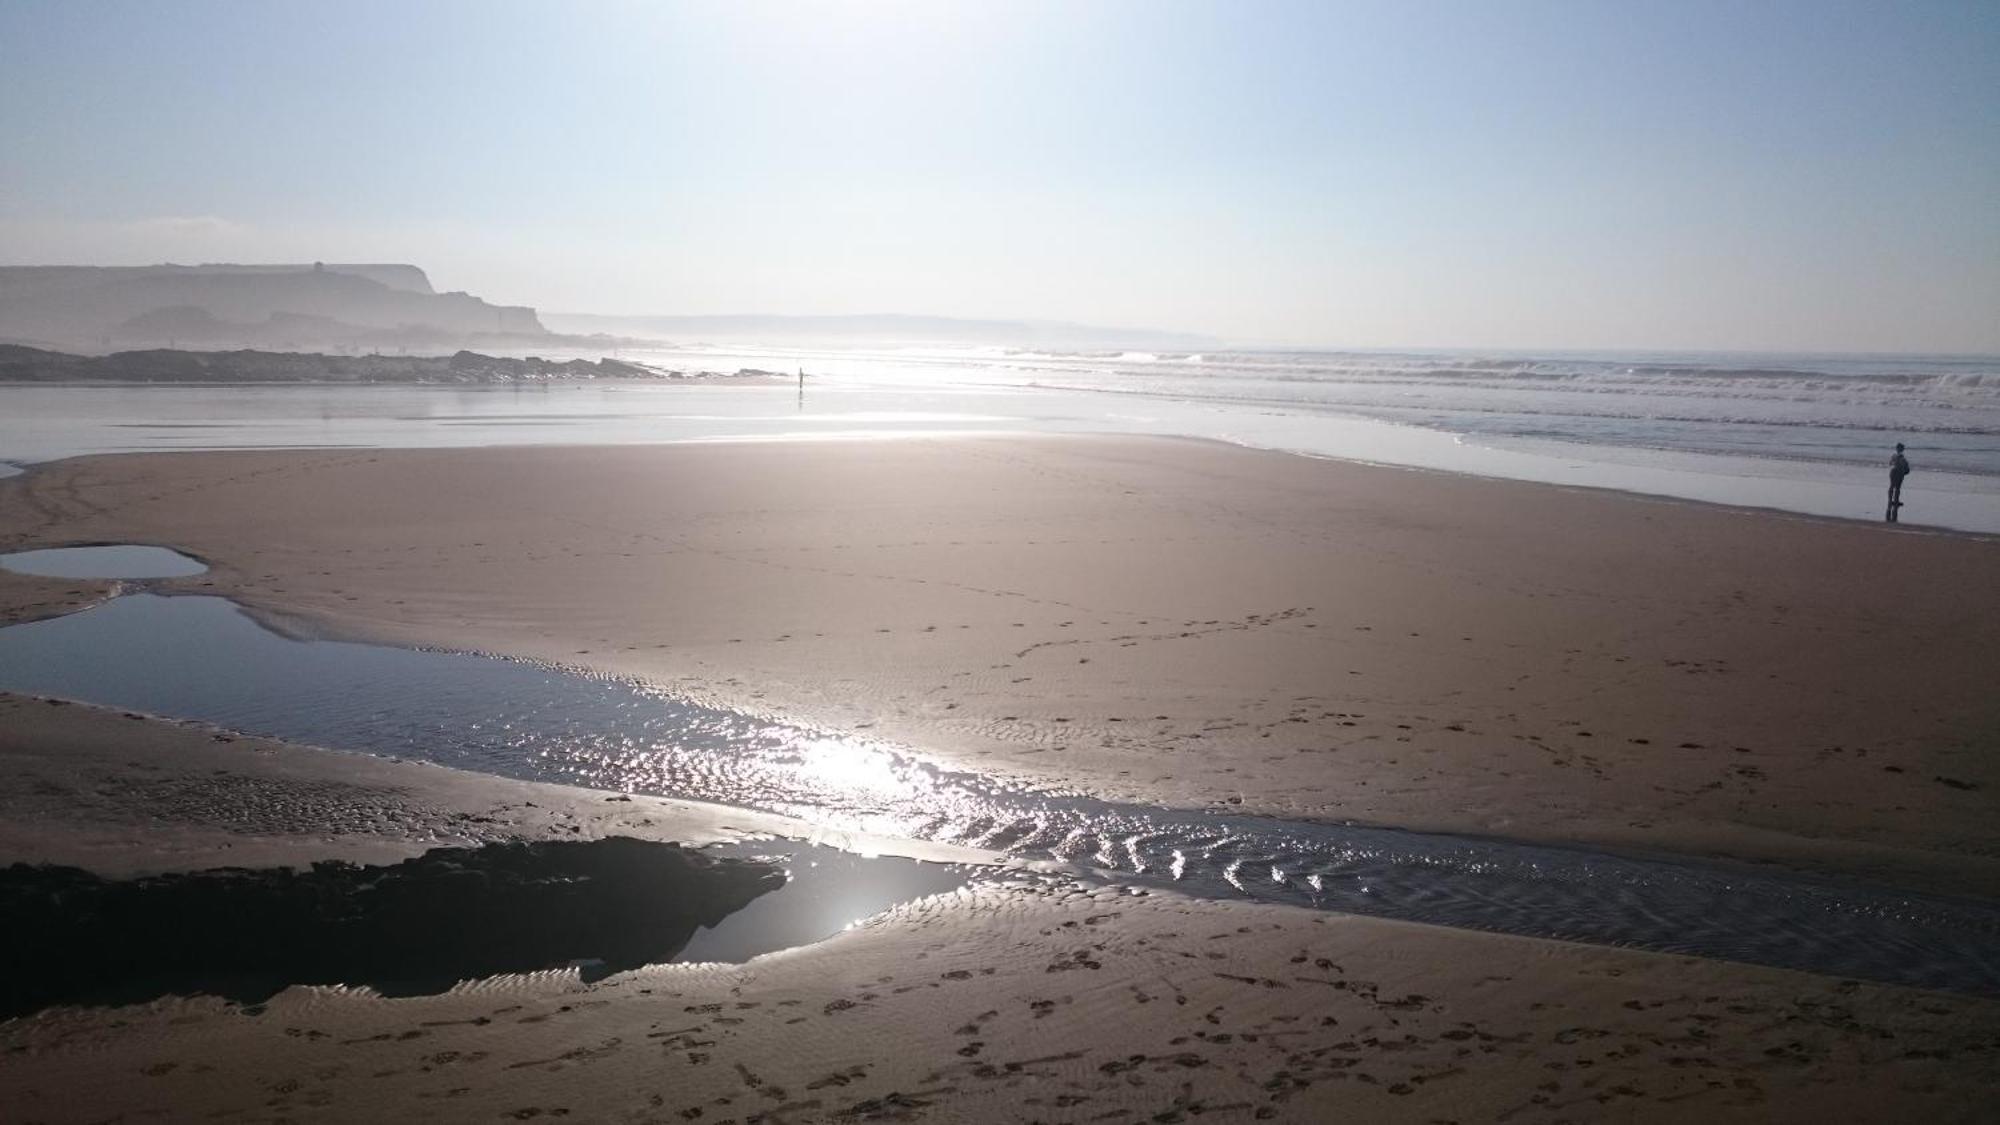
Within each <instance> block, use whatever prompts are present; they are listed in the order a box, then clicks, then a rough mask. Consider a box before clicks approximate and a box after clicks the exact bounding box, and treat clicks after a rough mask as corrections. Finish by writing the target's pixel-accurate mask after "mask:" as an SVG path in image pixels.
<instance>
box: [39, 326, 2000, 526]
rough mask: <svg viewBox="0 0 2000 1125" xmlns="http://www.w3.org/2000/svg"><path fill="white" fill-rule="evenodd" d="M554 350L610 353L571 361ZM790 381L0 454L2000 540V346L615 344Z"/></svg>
mask: <svg viewBox="0 0 2000 1125" xmlns="http://www.w3.org/2000/svg"><path fill="white" fill-rule="evenodd" d="M552 354H553V355H555V356H557V357H566V356H571V355H586V356H593V357H594V356H595V355H597V354H602V353H599V352H591V351H577V350H574V349H570V350H562V351H554V350H552ZM614 354H617V355H619V356H620V357H621V358H624V359H628V360H632V361H635V362H640V363H645V364H648V365H653V366H658V367H661V368H665V369H671V370H680V371H716V372H733V371H737V370H740V369H746V368H748V369H759V370H767V371H779V372H785V373H788V374H789V373H792V372H795V371H797V370H799V369H804V370H805V371H806V373H807V380H806V392H805V394H804V395H803V397H802V398H801V396H799V395H798V394H797V391H796V389H795V388H794V387H791V386H772V385H768V384H765V385H756V386H750V385H744V386H729V385H714V384H709V385H694V386H690V385H681V386H675V385H661V386H654V385H649V384H633V383H621V384H612V383H599V384H580V385H576V384H571V385H525V386H523V385H508V386H500V387H490V386H488V387H468V386H455V385H454V386H418V387H407V386H396V387H390V386H268V387H228V388H214V387H210V388H200V387H173V388H167V387H27V386H8V387H0V461H8V462H12V463H15V464H25V463H30V462H34V461H39V460H47V459H50V458H52V457H59V456H68V455H72V454H77V453H88V452H110V451H121V450H151V449H189V448H226V447H242V446H313V445H319V446H355V445H359V446H411V445H418V446H427V445H441V446H452V445H491V444H514V443H544V442H566V443H574V442H620V443H623V442H658V441H725V440H802V439H814V438H818V439H828V438H845V439H852V440H865V439H873V438H887V437H897V436H922V435H931V434H948V433H968V432H973V433H980V432H1068V433H1075V432H1111V433H1157V434H1172V435H1180V436H1188V437H1198V438H1208V439H1215V440H1222V441H1231V442H1237V443H1240V444H1245V445H1251V446H1257V447H1262V448H1272V449H1280V450H1288V451H1292V452H1297V453H1302V454H1308V455H1314V456H1330V457H1343V458H1350V459H1355V460H1362V461H1370V462H1375V463H1384V464H1396V465H1407V466H1411V467H1416V468H1429V469H1443V470H1448V471H1457V472H1469V473H1475V474H1479V475H1487V476H1499V477H1509V478H1515V479H1525V480H1539V481H1547V482H1551V483H1559V484H1565V485H1575V486H1585V487H1607V488H1616V489H1622V490H1625V491H1631V492H1639V493H1646V494H1651V495H1659V496H1670V497H1679V498H1684V499H1695V500H1703V501H1710V502H1716V503H1726V504H1736V505H1742V506H1748V507H1762V508H1773V509H1779V510H1784V511H1792V512H1800V513H1807V514H1814V515H1833V516H1844V517H1850V518H1858V519H1879V518H1880V517H1881V511H1880V509H1881V507H1882V500H1883V493H1884V490H1885V489H1886V486H1887V462H1888V458H1889V456H1890V453H1891V451H1892V450H1893V448H1894V446H1895V444H1896V443H1897V442H1899V441H1900V442H1903V443H1905V444H1906V445H1907V446H1908V447H1909V458H1910V460H1911V462H1912V463H1913V465H1914V466H1915V468H1916V472H1915V474H1914V475H1913V476H1912V477H1911V479H1910V483H1909V485H1908V487H1907V489H1906V496H1905V499H1906V501H1908V505H1909V506H1908V508H1907V509H1906V512H1905V517H1904V518H1905V520H1906V524H1905V526H1906V527H1908V528H1912V529H1914V528H1915V527H1917V526H1924V525H1928V526H1932V527H1940V528H1953V529H1959V530H1970V531H1983V532H2000V357H1992V356H1888V355H1879V356H1877V355H1871V356H1828V355H1805V354H1799V355H1774V354H1756V355H1747V354H1712V353H1585V352H1551V353H1543V354H1525V353H1473V352H1447V351H1339V352H1334V351H1216V352H1204V353H1198V354H1197V353H1154V352H1079V351H1033V350H1021V349H1007V348H981V347H932V346H912V347H891V346H882V347H868V348H855V347H848V348H827V347H793V346H784V347H779V346H757V347H743V346H732V345H689V346H680V347H661V348H645V349H634V348H623V349H619V350H618V351H617V352H615V353H614Z"/></svg>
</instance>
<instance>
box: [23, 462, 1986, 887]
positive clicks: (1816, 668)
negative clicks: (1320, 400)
mask: <svg viewBox="0 0 2000 1125" xmlns="http://www.w3.org/2000/svg"><path fill="white" fill-rule="evenodd" d="M92 540H110V541H130V542H148V543H159V544H163V545H168V546H173V547H177V548H180V549H183V550H187V551H190V552H192V553H194V554H196V555H199V556H201V557H203V558H204V559H207V560H209V561H210V562H211V563H212V564H213V566H214V569H213V571H212V572H211V573H210V574H208V575H204V576H201V577H198V578H194V579H186V580H178V581H173V582H168V583H164V584H163V588H165V589H182V590H202V591H205V592H216V593H223V594H227V595H229V596H231V597H234V598H237V599H238V600H240V601H243V602H245V603H246V604H248V605H250V606H252V607H254V608H256V609H257V610H259V611H260V612H261V613H263V614H264V615H266V616H267V617H268V618H269V619H272V620H274V621H280V622H282V623H284V624H285V625H286V627H288V628H298V629H306V630H310V631H314V632H317V633H322V634H332V635H341V636H351V637H357V638H363V639H377V640H387V641H393V642H400V643H406V644H431V645H448V646H457V647H465V648H473V649H479V650H485V651H494V652H502V653H508V654H514V655H521V656H529V657H538V658H543V659H548V660H554V661H560V662H565V663H572V664H581V665H586V666H589V667H592V668H596V669H601V670H604V671H608V672H615V673H621V674H632V675H638V676H642V677H645V678H647V679H649V680H653V681H656V682H660V683H663V684H666V685H669V686H671V687H673V688H675V689H677V690H680V691H682V692H685V693H687V694H689V695H691V696H694V697H696V698H698V699H701V700H704V701H709V702H716V703H721V704H724V705H727V706H731V707H737V708H742V709H748V710H752V711H766V712H770V713H774V714H779V715H783V716H786V717H790V718H793V719H797V720H802V721H805V722H809V723H817V724H821V725H825V726H827V727H831V728H835V729H842V730H866V731H868V732H870V733H871V734H873V735H875V736H878V737H882V738H886V739H888V740H891V741H894V742H899V743H903V744H906V745H909V746H912V747H915V748H918V749H920V750H922V751H924V752H928V753H935V754H938V755H940V756H943V757H946V758H950V759H953V760H955V761H957V762H959V763H962V764H965V765H968V766H971V767H973V768H976V769H980V770H985V771H990V772H995V773H1002V774H1009V775H1014V776H1018V777H1022V778H1026V779H1029V780H1032V781H1035V782H1038V783H1042V784H1053V785H1065V786H1076V787H1079V788H1083V789H1086V790H1089V791H1092V792H1096V793H1099V794H1102V795H1106V796H1113V797H1121V798H1130V799H1136V800H1141V801H1150V802H1163V803H1170V804H1179V805H1190V806H1201V805H1205V804H1211V803H1222V804H1227V805H1228V806H1230V807H1232V808H1240V809H1242V810H1243V811H1260V812H1269V813H1273V814H1277V815H1283V816H1308V817H1323V818H1339V819H1351V820H1356V821H1361V822H1368V823H1380V824H1391V825H1402V826H1408V827H1412V828H1424V829H1437V830H1447V831H1460V832H1470V833H1479V834H1492V835H1501V836H1512V837H1521V838H1528V839H1537V840H1555V841H1568V842H1577V843H1584V844H1589V845H1594V846H1610V847H1618V848H1633V849H1646V850H1660V851H1680V852H1696V853H1701V854H1706V855H1722V856H1733V857H1738V858H1741V859H1746V860H1750V861H1754V862H1779V863H1786V864H1792V865H1799V866H1807V867H1818V868H1824V869H1831V870H1838V871H1842V872H1850V873H1858V874H1861V875H1864V876H1867V877H1871V878H1876V879H1879V880H1882V881H1885V882H1891V883H1898V884H1902V885H1907V886H1912V887H1923V888H1928V889H1936V890H1946V891H1961V892H1968V893H1985V892H1988V891H1990V888H1991V887H1993V886H1994V885H2000V818H1996V817H1994V816H1993V815H1992V811H1993V807H1994V806H1993V794H1994V792H1995V791H1996V787H2000V763H1996V758H1995V755H1994V754H1993V753H1992V750H1993V748H1994V747H1995V745H1996V744H2000V693H1996V692H1994V691H1993V690H1992V674H1993V654H1994V653H1995V652H2000V543H1996V542H1994V541H1992V540H1983V539H1977V538H1973V537H1966V536H1953V535H1940V534H1930V533H1924V532H1920V531H1917V530H1915V529H1914V528H1907V529H1905V530H1900V531H1899V530H1896V529H1890V528H1885V527H1882V526H1878V525H1868V524H1857V523H1843V522H1837V521H1828V520H1816V519H1808V518H1793V517H1785V516H1780V515H1774V514H1770V513H1756V512H1747V511H1736V510H1729V509H1719V508H1713V507H1705V506H1700V505H1694V504H1681V503H1671V502H1662V501H1654V500H1648V499H1644V498H1638V497H1631V496H1625V495H1621V494H1615V493H1607V492H1593V491H1585V490H1573V489H1561V488H1554V487H1549V486H1542V485H1533V484H1520V483H1513V482H1502V481H1488V480H1477V479H1471V478H1462V477H1454V476H1449V475H1445V474H1438V473H1429V472H1420V471H1411V470H1401V469H1393V468H1379V467H1371V466H1363V465H1352V464H1344V463H1335V462H1327V461H1315V460H1310V459H1306V458H1300V457H1294V456H1287V455H1283V454H1274V453H1265V452H1257V451H1252V450H1245V449H1239V448H1234V447H1229V446H1222V445H1215V444H1208V443H1201V442H1193V441H1180V440H1169V439H1156V438H961V439H949V440H903V441H887V442H872V443H840V442H827V443H804V444H784V443H774V444H746V445H724V446H687V445H681V446H661V447H624V448H512V449H480V450H455V451H421V450H420V451H369V452H354V451H338V452H323V453H299V452H275V453H234V452H230V453H200V454H176V455H152V456H130V457H103V458H85V459H79V460H75V461H71V462H65V463H59V464H56V465H51V466H45V467H42V468H39V469H37V470H35V471H34V472H32V473H30V474H28V475H26V476H23V477H20V478H14V479H10V480H7V481H0V544H5V545H7V546H18V547H26V546H48V545H56V544H61V543H67V542H83V541H92ZM71 590H76V591H79V592H78V593H75V594H71V593H68V592H67V591H71ZM17 593H18V594H19V596H20V597H22V598H28V599H31V600H33V599H39V600H40V602H41V607H40V608H39V609H37V610H35V612H46V611H47V610H48V608H49V607H51V606H54V605H57V604H59V603H61V602H63V601H64V600H65V599H70V600H81V599H83V598H86V597H88V596H92V594H91V591H90V590H89V589H88V588H87V584H80V583H74V582H72V583H68V584H66V585H57V584H51V583H43V582H35V581H29V580H10V584H9V586H7V587H0V594H7V595H8V596H9V597H10V598H12V597H15V596H16V594H17ZM21 604H23V605H25V604H26V603H25V602H23V603H21ZM16 612H22V611H19V610H17V611H16Z"/></svg>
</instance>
